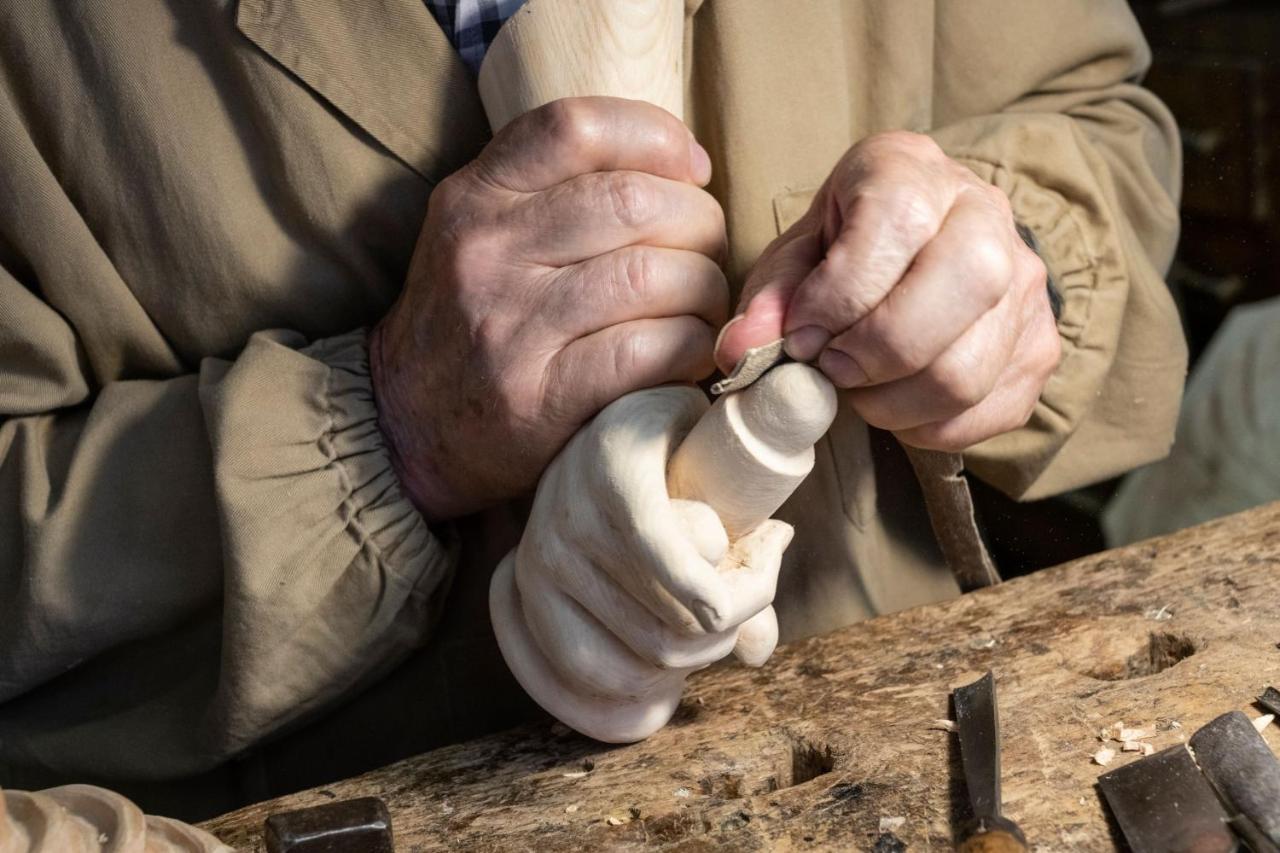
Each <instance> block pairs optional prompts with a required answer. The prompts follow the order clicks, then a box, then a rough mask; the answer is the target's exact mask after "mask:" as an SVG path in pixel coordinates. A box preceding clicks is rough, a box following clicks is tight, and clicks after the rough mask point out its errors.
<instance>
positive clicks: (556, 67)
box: [479, 0, 835, 742]
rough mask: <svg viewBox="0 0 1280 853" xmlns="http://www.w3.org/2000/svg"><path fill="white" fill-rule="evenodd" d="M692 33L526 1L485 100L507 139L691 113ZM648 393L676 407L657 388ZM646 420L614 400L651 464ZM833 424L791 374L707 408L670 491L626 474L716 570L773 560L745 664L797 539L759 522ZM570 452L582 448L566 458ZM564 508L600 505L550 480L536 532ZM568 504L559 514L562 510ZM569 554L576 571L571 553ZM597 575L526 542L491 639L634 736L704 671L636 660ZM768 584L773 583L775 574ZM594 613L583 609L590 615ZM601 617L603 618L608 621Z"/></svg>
mask: <svg viewBox="0 0 1280 853" xmlns="http://www.w3.org/2000/svg"><path fill="white" fill-rule="evenodd" d="M683 26H684V3H683V0H611V2H607V3H583V2H579V0H530V2H528V3H526V4H525V6H523V7H522V8H521V10H520V12H519V13H517V14H516V15H515V16H513V17H512V18H511V19H510V20H509V21H508V22H507V23H506V24H505V26H504V27H503V29H502V31H501V32H500V33H499V35H498V37H497V39H496V40H495V41H494V44H493V45H492V46H491V47H490V49H489V52H488V54H487V55H486V57H485V60H484V63H483V65H482V66H481V69H480V81H479V83H480V95H481V98H482V100H483V102H484V105H485V111H486V113H487V114H488V116H489V121H490V124H491V125H492V127H493V129H494V130H495V132H496V131H497V130H498V129H500V128H501V127H502V126H503V125H505V124H506V123H507V122H509V121H510V120H511V119H513V118H515V117H516V116H518V115H520V114H521V113H524V112H526V111H528V110H530V109H533V108H535V107H538V106H541V105H543V104H545V103H548V102H550V101H553V100H557V99H559V98H564V97H570V96H587V95H611V96H615V97H623V98H633V99H642V100H647V101H650V102H652V103H655V104H658V105H659V106H661V107H664V108H665V109H667V110H668V111H670V112H671V113H673V114H674V115H676V116H680V117H682V116H683V112H684V110H683V87H684V75H683V69H682V62H683ZM624 399H625V398H624ZM649 399H652V400H654V401H660V400H663V399H666V398H665V397H664V396H663V395H661V394H657V395H654V396H652V397H651V398H649ZM619 402H622V401H619ZM656 404H658V405H661V403H660V402H659V403H656ZM672 405H675V406H680V405H683V404H682V403H681V402H679V401H674V402H672ZM703 405H704V406H705V403H704V404H703ZM620 411H622V412H623V414H619V412H620ZM638 416H639V415H638V414H633V415H627V414H626V407H625V406H624V407H623V408H622V409H621V410H620V409H619V408H618V407H617V404H615V405H614V406H611V407H609V409H606V411H605V412H602V413H601V415H600V418H604V419H608V418H619V423H620V424H621V426H620V427H619V429H618V437H617V440H616V441H614V442H613V443H612V445H611V449H610V452H612V453H615V454H631V455H633V456H634V457H635V458H636V459H642V458H646V457H645V454H644V453H642V452H640V451H639V450H638V449H637V446H636V444H635V443H633V442H630V441H628V432H627V431H628V430H630V429H631V427H632V424H631V423H630V422H629V421H628V420H627V418H628V417H630V418H632V419H634V418H636V417H638ZM834 417H835V392H834V389H833V388H832V387H831V385H830V384H829V383H828V382H827V381H826V380H825V379H824V378H822V377H821V375H820V374H819V373H818V372H817V371H816V370H813V369H812V368H808V367H805V366H802V365H788V366H786V367H785V368H779V369H778V370H776V371H774V373H773V374H771V375H770V376H766V377H765V379H763V380H761V381H760V382H759V383H757V386H753V387H752V388H749V389H747V390H746V391H745V392H743V393H742V394H740V395H739V394H733V395H728V396H726V397H722V398H721V399H720V400H719V401H718V402H717V403H716V405H715V406H713V407H712V409H711V411H710V413H709V414H708V415H707V416H706V418H704V422H699V423H698V425H697V426H696V427H694V428H693V431H692V432H691V433H690V435H689V437H688V438H687V439H686V441H685V445H682V447H687V449H682V450H681V451H678V452H677V453H676V457H675V459H674V460H671V468H670V470H671V474H672V477H673V479H672V481H671V485H672V488H671V489H670V490H668V488H667V486H666V484H665V483H663V482H661V481H660V480H659V481H652V482H650V481H648V480H644V474H645V472H643V471H638V472H637V475H638V476H639V477H640V479H639V480H637V481H635V482H632V481H627V485H628V487H629V488H636V489H648V490H650V491H651V492H652V493H653V495H654V497H655V499H660V500H659V502H658V503H656V504H655V505H657V506H658V507H659V511H660V512H670V511H671V509H670V498H671V497H674V498H676V499H680V498H687V499H689V500H690V501H692V503H688V502H686V503H678V504H677V505H676V507H675V514H676V516H677V517H678V518H679V519H680V524H681V525H683V531H682V532H683V533H684V534H685V535H686V536H687V538H688V539H689V541H690V542H692V543H693V545H694V547H695V548H696V549H697V551H698V552H699V553H700V554H701V556H702V558H703V559H704V560H706V561H707V562H708V563H710V564H711V565H717V564H719V563H721V561H722V560H724V561H727V562H728V563H729V564H737V565H742V566H747V567H751V569H749V570H753V571H757V572H759V571H760V566H761V564H772V565H773V568H772V572H773V574H772V581H773V582H772V583H770V584H769V585H768V589H767V600H765V601H763V602H761V606H760V607H758V608H756V609H755V610H753V611H752V615H751V616H750V617H749V618H747V619H746V620H745V621H744V622H742V623H740V624H738V625H733V626H730V627H731V628H733V629H734V631H733V632H731V633H730V635H729V639H731V640H732V641H733V649H734V651H735V652H736V654H737V655H738V657H739V658H740V659H741V660H743V661H744V662H747V663H750V664H753V665H757V666H758V665H760V664H762V663H764V661H765V660H767V659H768V657H769V655H770V654H772V652H773V649H774V647H775V646H776V644H777V633H778V629H777V618H776V615H775V614H774V612H773V609H772V606H771V605H770V602H771V601H772V596H773V591H774V589H775V585H776V568H777V566H776V564H777V563H780V561H781V550H782V549H784V548H785V547H786V544H787V542H789V541H790V536H791V531H790V528H789V527H787V526H786V525H782V524H781V523H771V524H770V525H769V526H764V525H763V524H762V522H765V521H766V520H767V519H768V518H769V517H770V516H771V515H772V514H773V512H774V511H775V510H777V508H778V507H779V506H781V505H782V503H783V502H784V501H785V500H786V499H787V497H788V496H789V495H790V494H791V492H792V491H794V489H795V488H796V486H797V485H799V483H800V481H801V480H803V479H804V477H805V476H806V475H807V474H808V473H809V471H810V470H811V469H812V467H813V447H812V445H813V444H814V443H815V442H816V441H817V440H818V439H819V438H820V437H821V436H822V435H823V434H824V433H825V432H826V430H827V428H828V427H829V426H830V424H831V421H832V420H833V419H834ZM600 418H598V419H597V421H599V420H600ZM677 420H678V419H677ZM674 422H676V421H672V423H674ZM599 426H600V424H599V423H597V424H596V425H595V428H599ZM574 452H577V451H576V450H575V445H574V443H573V442H571V443H570V445H569V447H566V450H565V452H564V453H562V454H561V456H562V457H564V456H565V454H572V453H574ZM664 461H666V460H664ZM572 465H573V460H572V459H563V458H557V460H556V461H554V462H553V463H552V468H557V469H562V468H566V467H572ZM548 470H549V471H550V470H551V469H548ZM659 470H662V469H659ZM545 481H546V476H545V475H544V484H545ZM642 482H644V483H647V485H640V483H642ZM610 487H611V488H612V487H616V484H613V485H611V486H610ZM668 492H669V494H668ZM556 499H560V500H564V501H565V502H566V503H570V504H572V503H575V502H578V503H580V502H584V501H589V500H591V499H592V498H591V496H588V495H570V496H563V497H557V496H555V495H554V489H551V488H547V489H544V488H542V487H540V488H539V497H538V501H536V502H535V507H534V517H533V518H531V520H530V527H531V528H533V527H534V526H535V525H538V524H541V523H542V522H540V521H539V520H538V516H539V505H538V502H541V501H547V500H556ZM705 507H710V511H707V510H706V509H705ZM558 511H559V513H560V514H561V515H562V514H563V513H564V512H565V511H566V507H560V508H558ZM575 514H577V513H576V511H575ZM633 521H634V520H632V519H627V520H621V519H604V520H603V521H602V522H601V524H602V525H603V526H602V528H601V531H599V532H598V533H597V534H596V537H597V538H598V537H599V536H602V535H604V533H605V530H606V528H607V526H608V525H618V524H620V523H631V522H633ZM546 523H547V524H556V523H557V520H556V519H554V518H553V519H551V520H549V521H547V522H546ZM680 532H681V531H678V530H673V531H671V534H672V535H679V533H680ZM540 533H541V531H536V532H535V535H540ZM726 534H727V535H726ZM527 538H528V532H526V539H527ZM588 538H591V537H588ZM784 540H785V541H784ZM731 543H732V547H731ZM731 552H732V553H731ZM563 559H564V561H565V562H575V561H574V560H573V558H572V557H571V556H569V555H565V556H564V557H563ZM621 559H625V558H621ZM589 569H590V567H589V566H588V567H587V568H586V569H581V570H580V571H582V574H583V575H584V576H583V577H581V578H575V579H574V580H573V582H571V583H569V584H566V583H565V581H564V578H563V577H561V578H560V582H559V583H553V582H551V581H550V579H549V577H548V576H550V575H555V574H557V573H559V574H561V575H563V573H564V572H566V571H578V570H579V569H578V568H577V567H576V566H575V567H571V568H566V567H564V566H561V567H556V566H553V565H548V562H547V557H546V555H545V554H544V553H542V552H541V551H540V550H538V549H536V548H534V547H532V546H530V547H528V548H526V546H525V543H524V542H522V544H521V547H520V548H518V549H517V550H516V551H514V552H513V553H512V554H510V555H508V557H507V558H506V559H505V560H503V562H502V563H501V564H500V565H499V567H498V569H497V571H496V572H495V573H494V577H493V581H492V583H491V587H490V615H491V619H492V621H493V626H494V631H495V634H496V635H497V638H498V642H499V646H500V647H501V649H502V652H503V655H504V657H505V658H506V661H507V664H508V666H509V667H510V668H511V670H512V672H513V674H515V676H516V678H517V679H518V680H519V681H520V683H521V685H522V686H523V687H524V688H525V690H526V691H527V692H528V693H529V695H530V696H532V697H533V698H534V699H535V700H536V701H537V702H538V703H539V704H540V705H542V707H544V708H545V709H547V710H548V711H549V712H551V713H552V714H554V715H555V716H556V717H557V718H558V719H560V720H561V721H563V722H564V723H566V724H567V725H569V726H572V727H573V728H575V729H577V730H578V731H581V732H583V733H585V734H588V735H590V736H592V737H595V738H597V739H599V740H604V741H612V742H626V741H634V740H638V739H641V738H644V737H647V736H648V735H649V734H651V733H652V732H654V731H656V730H657V729H659V728H661V727H662V726H663V725H665V723H666V722H667V720H668V719H669V718H670V716H671V714H672V713H673V712H674V710H675V708H676V705H677V703H678V702H679V699H680V695H681V692H682V691H683V686H684V678H685V676H686V675H687V674H688V672H690V671H692V670H693V669H695V668H697V666H694V665H690V666H688V667H682V666H669V665H668V666H655V665H653V664H652V661H649V662H646V660H642V659H641V657H643V656H641V657H637V656H636V655H634V654H632V653H631V652H632V651H636V650H637V648H641V647H643V646H644V645H645V643H644V641H643V639H640V640H637V638H636V637H635V636H634V634H635V633H636V632H637V631H640V630H643V628H642V626H641V625H640V624H639V623H640V621H641V620H645V619H648V618H649V617H648V614H646V613H643V612H636V616H635V618H634V619H629V618H628V617H627V616H624V615H620V613H619V611H620V609H621V608H624V607H625V604H613V603H611V602H609V601H607V600H603V601H600V600H598V601H596V602H595V609H594V610H593V607H592V606H591V605H589V604H587V603H586V602H585V601H583V599H584V598H585V597H588V596H590V595H596V596H597V597H599V592H598V591H596V590H594V586H595V585H598V584H600V583H601V581H600V580H599V579H598V578H593V577H590V576H589V574H590V571H589ZM761 576H762V577H766V578H767V577H769V575H768V574H767V572H762V573H761ZM567 588H572V589H575V590H577V595H576V600H575V601H572V602H570V601H565V600H564V597H565V596H564V590H565V589H567ZM584 590H586V592H585V593H584ZM649 603H650V604H652V602H649ZM584 608H585V610H586V612H587V614H588V615H587V616H584V615H583V614H582V613H581V612H579V611H580V610H581V609H584ZM601 608H603V609H605V610H606V611H608V612H606V613H603V614H602V613H601V612H600V609H601ZM710 609H711V610H712V611H713V612H714V611H715V608H710ZM592 617H595V618H594V619H593V618H592ZM610 618H612V619H613V621H612V626H611V627H612V628H613V629H614V630H613V632H612V633H613V635H610V634H608V633H602V632H601V631H600V624H599V623H600V621H601V620H602V619H603V620H605V621H606V622H608V621H609V620H610ZM656 627H657V629H659V630H661V628H662V626H656ZM703 627H706V626H705V625H704V626H703ZM628 635H631V636H628ZM619 638H621V639H619ZM720 641H721V638H720V637H712V638H711V639H710V640H709V641H708V643H707V644H706V645H707V646H708V648H707V649H704V650H703V651H704V653H710V651H712V650H718V648H719V647H718V646H717V645H716V644H717V643H719V642H720ZM628 650H630V651H628ZM724 652H725V653H727V652H728V649H725V650H724ZM593 658H594V659H593ZM698 663H701V658H699V660H698Z"/></svg>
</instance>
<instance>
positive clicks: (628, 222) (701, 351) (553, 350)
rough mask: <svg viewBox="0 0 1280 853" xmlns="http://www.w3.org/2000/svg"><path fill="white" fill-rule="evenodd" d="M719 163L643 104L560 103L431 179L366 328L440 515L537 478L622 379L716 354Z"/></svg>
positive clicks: (399, 465)
mask: <svg viewBox="0 0 1280 853" xmlns="http://www.w3.org/2000/svg"><path fill="white" fill-rule="evenodd" d="M710 176H711V165H710V160H709V159H708V158H707V154H706V152H705V151H704V150H703V149H702V148H701V147H700V146H699V145H698V144H697V142H695V141H694V139H693V136H692V134H690V132H689V130H688V129H687V128H686V127H685V126H684V125H683V124H682V123H681V122H680V121H679V120H678V119H676V118H675V117H674V116H672V115H671V114H670V113H667V112H666V111H664V110H662V109H660V108H658V107H655V106H652V105H650V104H646V103H642V102H639V101H626V100H620V99H616V98H573V99H565V100H562V101H556V102H554V103H551V104H548V105H546V106H544V107H541V108H539V109H536V110H533V111H531V112H529V113H528V114H526V115H524V116H521V117H520V118H518V119H516V120H515V121H513V122H511V123H510V124H509V125H507V126H506V127H505V128H504V129H503V130H502V131H501V132H500V133H499V134H498V135H497V137H496V138H495V139H494V140H493V141H492V142H490V143H489V145H488V146H487V147H486V148H485V150H484V151H483V152H482V153H481V155H480V156H479V157H478V158H477V159H476V160H475V161H474V162H472V163H471V164H469V165H467V166H466V167H464V168H463V169H461V170H460V171H459V172H457V173H456V174H454V175H452V176H450V177H449V178H447V179H446V180H444V181H442V182H441V184H440V185H439V186H438V187H437V188H436V189H435V191H434V192H433V193H432V195H431V200H430V204H429V206H428V209H427V216H426V221H425V223H424V224H423V228H422V233H421V236H420V237H419V238H418V245H417V249H416V251H415V253H414V257H413V261H412V263H411V266H410V270H409V276H408V280H407V281H406V284H405V288H404V290H403V292H402V294H401V296H400V299H399V300H398V301H397V302H396V304H395V306H394V307H393V308H392V309H391V312H390V313H389V314H388V315H387V316H386V317H385V318H384V319H383V321H382V322H381V323H380V324H379V325H378V327H377V328H376V329H375V330H374V332H373V335H372V337H371V339H370V366H371V371H372V374H373V385H374V394H375V397H376V402H377V406H378V411H379V425H380V426H381V428H382V431H383V433H384V435H385V436H386V438H387V443H388V445H389V447H390V450H391V454H392V460H393V464H394V465H395V467H396V471H397V473H398V474H399V475H400V479H401V482H402V483H403V484H404V486H405V488H406V489H407V491H408V494H409V496H410V498H411V499H412V500H413V502H414V503H415V505H416V506H417V507H418V509H419V510H421V511H422V512H423V514H424V515H425V516H426V517H427V518H429V519H432V520H441V519H446V518H451V517H455V516H458V515H462V514H464V513H467V512H470V511H473V510H476V509H480V508H483V507H485V506H488V505H493V504H495V503H498V502H500V501H502V500H505V499H508V498H511V497H513V496H516V495H519V494H521V493H524V492H527V491H529V490H531V489H532V487H533V486H534V484H535V483H536V482H537V479H538V476H539V475H540V474H541V473H542V470H543V468H545V467H546V465H547V463H548V462H549V461H550V460H551V458H552V456H554V455H555V454H556V452H557V451H558V450H559V449H560V448H561V447H562V446H563V445H564V443H565V442H566V441H567V440H568V439H569V437H570V436H572V435H573V434H574V432H575V431H576V430H577V429H578V427H579V426H581V425H582V424H583V423H584V422H586V421H587V420H588V419H590V418H591V417H592V416H593V415H594V414H595V413H596V412H598V411H599V410H600V409H601V408H603V407H604V406H605V405H606V404H608V403H610V402H612V401H613V400H616V399H618V398H619V397H621V396H622V395H624V394H626V393H627V392H629V391H633V390H636V389H639V388H649V387H652V386H655V385H661V384H663V383H666V382H680V381H685V382H689V381H696V380H698V379H702V378H704V377H706V376H707V375H709V374H710V373H711V372H712V370H713V362H712V357H711V352H712V346H713V343H714V337H715V333H714V331H713V330H714V329H716V328H718V327H719V326H720V324H721V323H722V322H723V321H724V318H725V316H726V315H727V313H728V286H727V284H726V282H725V279H724V275H723V273H722V272H721V271H720V268H719V265H718V263H717V261H718V260H719V259H720V258H721V257H722V255H723V253H724V248H725V230H724V214H723V212H722V211H721V209H720V206H719V204H718V203H717V202H716V201H715V199H713V198H712V197H711V196H710V195H709V194H708V193H706V192H705V191H704V190H702V189H700V187H701V186H703V185H705V184H706V182H707V181H708V180H709V179H710Z"/></svg>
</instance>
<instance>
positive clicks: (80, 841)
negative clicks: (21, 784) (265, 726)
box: [0, 785, 232, 853]
mask: <svg viewBox="0 0 1280 853" xmlns="http://www.w3.org/2000/svg"><path fill="white" fill-rule="evenodd" d="M0 853H232V850H231V848H230V847H227V846H226V845H225V844H222V843H221V842H220V841H218V840H217V839H216V838H214V837H213V836H212V835H210V834H209V833H207V832H205V831H204V830H202V829H197V828H196V827H193V826H188V825H186V824H184V823H180V822H178V821H175V820H169V819H167V818H155V817H149V816H147V815H144V814H143V813H142V812H141V811H140V810H139V809H138V807H137V806H135V805H134V804H133V803H132V802H130V801H129V800H128V799H127V798H126V797H122V796H120V795H119V794H117V793H114V792H113V791H108V790H106V789H105V788H98V787H95V786H93V785H63V786H62V787H59V788H49V789H47V790H44V791H38V792H28V791H0Z"/></svg>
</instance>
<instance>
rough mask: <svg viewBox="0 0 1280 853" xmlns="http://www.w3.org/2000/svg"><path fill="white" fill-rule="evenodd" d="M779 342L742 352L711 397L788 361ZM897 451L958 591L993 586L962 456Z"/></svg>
mask: <svg viewBox="0 0 1280 853" xmlns="http://www.w3.org/2000/svg"><path fill="white" fill-rule="evenodd" d="M783 344H784V341H783V339H782V338H779V339H778V340H776V341H773V342H772V343H768V344H765V345H763V346H758V347H752V348H751V349H749V350H747V351H746V352H745V353H744V354H743V356H742V358H741V359H739V360H738V363H737V365H735V366H734V368H733V372H732V373H730V374H729V375H728V376H727V377H725V378H724V379H722V380H720V381H719V382H717V383H715V384H714V385H712V386H711V393H712V394H716V395H719V394H727V393H729V392H731V391H740V390H742V389H743V388H746V387H747V386H749V385H751V383H753V382H755V381H756V380H757V379H759V378H760V377H761V376H764V375H765V374H766V373H768V372H769V370H771V369H772V368H773V367H774V366H776V365H778V364H781V363H783V362H784V361H789V360H790V359H789V358H788V356H787V354H786V352H785V351H784V350H783ZM902 449H903V450H904V451H906V454H907V459H909V460H910V461H911V467H912V468H913V469H914V470H915V472H916V478H917V479H918V480H919V481H920V490H921V492H922V493H923V495H924V503H925V508H926V509H927V510H928V511H929V521H930V523H931V524H932V526H933V532H934V535H935V536H936V537H937V540H938V547H939V548H941V550H942V556H943V559H945V560H946V562H947V567H948V568H950V569H951V574H952V575H953V576H954V577H955V579H956V584H957V585H958V586H959V587H960V591H961V592H971V591H973V590H975V589H981V588H982V587H986V586H991V585H992V584H997V583H999V582H1000V573H999V571H997V570H996V566H995V563H994V562H992V560H991V555H990V554H989V553H988V552H987V546H986V544H985V543H984V542H983V541H982V533H981V532H980V531H979V530H978V521H977V516H976V515H975V513H974V508H973V495H972V493H971V492H970V491H969V483H968V481H967V480H965V478H964V477H963V476H962V474H961V472H963V471H964V457H962V456H961V455H960V454H959V453H943V452H940V451H937V450H923V449H921V448H919V447H911V446H910V445H906V444H904V445H902Z"/></svg>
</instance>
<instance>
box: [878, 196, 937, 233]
mask: <svg viewBox="0 0 1280 853" xmlns="http://www.w3.org/2000/svg"><path fill="white" fill-rule="evenodd" d="M882 206H883V210H882V216H883V217H884V218H885V220H886V221H887V222H888V224H889V225H890V227H892V228H893V230H894V231H896V232H897V233H898V234H901V235H902V236H903V237H904V238H905V239H906V240H907V241H908V242H910V243H912V244H914V245H923V244H924V243H926V242H927V241H928V240H929V239H930V238H931V237H933V235H934V233H935V232H936V231H937V230H938V224H939V223H938V215H937V213H936V212H935V211H934V209H933V206H932V205H931V204H930V203H929V200H928V199H926V198H925V197H924V195H923V194H921V193H920V192H917V191H916V190H915V188H913V187H911V186H909V185H905V184H904V185H899V186H897V187H894V188H893V189H892V190H890V191H889V192H887V193H886V194H885V196H884V198H883V201H882Z"/></svg>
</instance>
